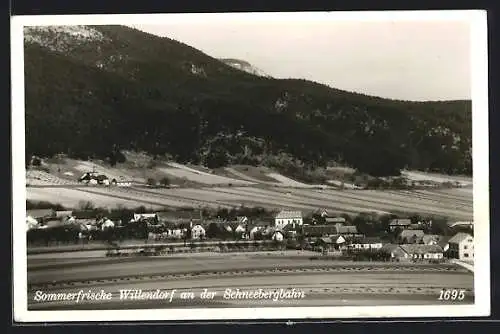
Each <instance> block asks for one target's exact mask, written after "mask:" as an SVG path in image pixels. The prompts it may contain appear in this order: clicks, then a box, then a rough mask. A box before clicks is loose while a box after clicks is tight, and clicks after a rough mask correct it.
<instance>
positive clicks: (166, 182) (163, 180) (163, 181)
mask: <svg viewBox="0 0 500 334" xmlns="http://www.w3.org/2000/svg"><path fill="white" fill-rule="evenodd" d="M160 184H161V185H162V186H164V187H168V186H169V185H170V179H169V178H168V177H166V176H165V177H162V178H161V180H160Z"/></svg>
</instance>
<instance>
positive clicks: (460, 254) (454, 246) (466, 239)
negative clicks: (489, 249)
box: [448, 232, 474, 260]
mask: <svg viewBox="0 0 500 334" xmlns="http://www.w3.org/2000/svg"><path fill="white" fill-rule="evenodd" d="M448 244H449V249H448V255H449V257H451V258H454V259H459V260H473V259H474V237H473V236H472V235H470V234H468V233H463V232H459V233H457V234H455V235H454V236H453V237H452V238H451V239H450V240H448Z"/></svg>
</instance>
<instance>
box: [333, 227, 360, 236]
mask: <svg viewBox="0 0 500 334" xmlns="http://www.w3.org/2000/svg"><path fill="white" fill-rule="evenodd" d="M335 228H336V230H337V233H338V234H356V233H358V229H357V228H356V226H354V225H336V226H335Z"/></svg>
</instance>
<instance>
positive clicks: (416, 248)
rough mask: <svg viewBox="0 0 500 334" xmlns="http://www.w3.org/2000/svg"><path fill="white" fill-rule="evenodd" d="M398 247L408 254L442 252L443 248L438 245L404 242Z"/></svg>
mask: <svg viewBox="0 0 500 334" xmlns="http://www.w3.org/2000/svg"><path fill="white" fill-rule="evenodd" d="M400 247H401V248H402V249H403V250H404V251H405V252H407V253H408V254H427V253H442V252H443V248H441V246H439V245H422V244H407V245H406V244H405V245H400Z"/></svg>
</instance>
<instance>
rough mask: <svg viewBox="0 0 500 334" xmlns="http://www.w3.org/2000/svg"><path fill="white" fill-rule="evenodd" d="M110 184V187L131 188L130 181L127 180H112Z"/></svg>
mask: <svg viewBox="0 0 500 334" xmlns="http://www.w3.org/2000/svg"><path fill="white" fill-rule="evenodd" d="M110 183H111V185H113V186H118V187H131V186H132V181H129V180H117V179H112V180H111V182H110Z"/></svg>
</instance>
